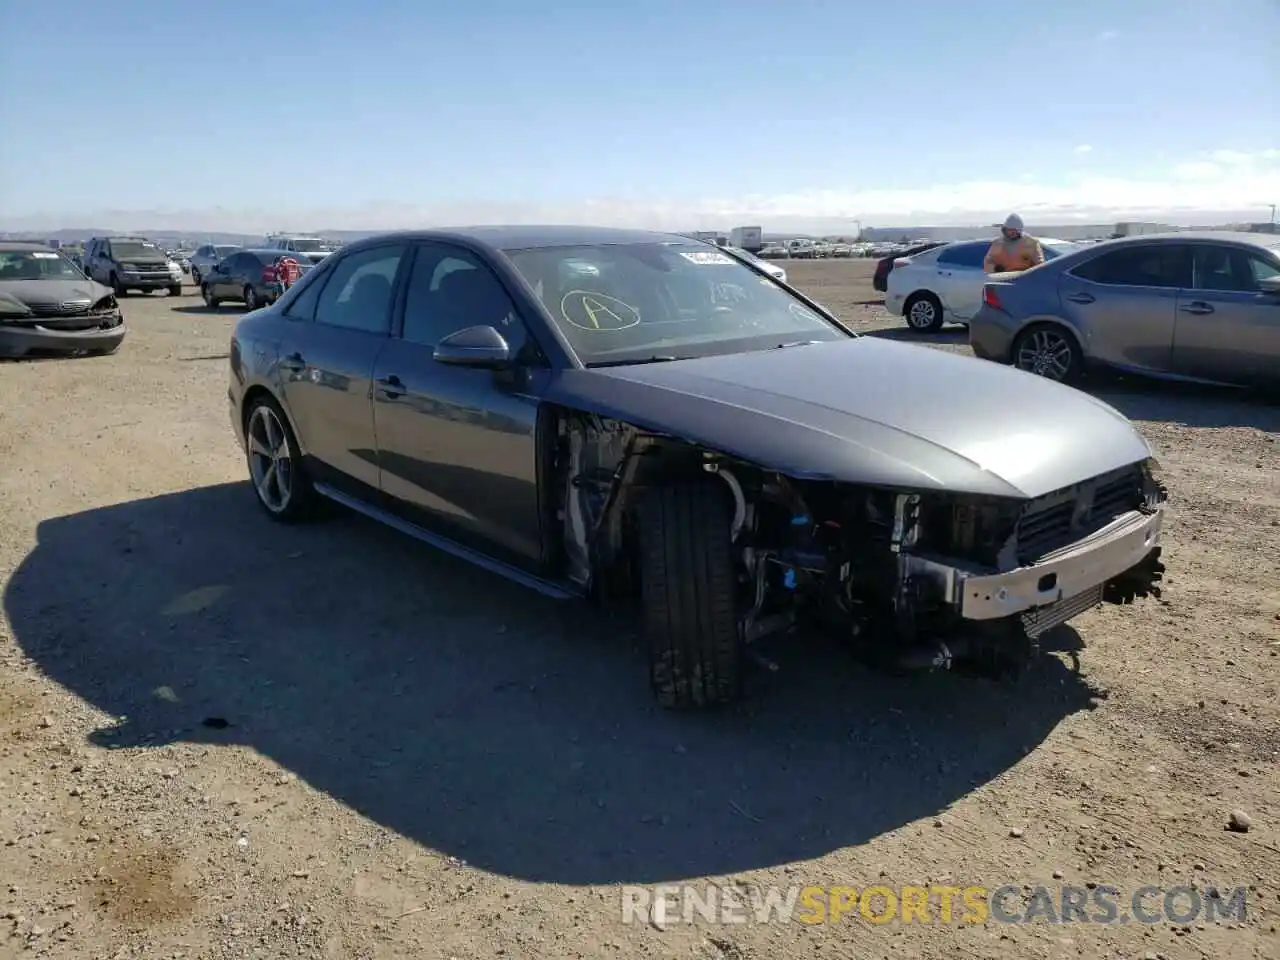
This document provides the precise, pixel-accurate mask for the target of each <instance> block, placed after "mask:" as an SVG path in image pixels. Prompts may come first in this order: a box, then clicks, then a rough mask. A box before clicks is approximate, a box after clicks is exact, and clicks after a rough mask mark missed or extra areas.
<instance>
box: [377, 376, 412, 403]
mask: <svg viewBox="0 0 1280 960" xmlns="http://www.w3.org/2000/svg"><path fill="white" fill-rule="evenodd" d="M374 383H375V384H376V385H377V387H378V392H379V393H380V394H382V395H383V396H384V397H387V398H388V399H390V400H394V399H395V398H396V397H403V396H404V395H405V393H406V392H407V391H406V389H405V385H404V383H403V382H402V381H401V380H400V378H399V377H397V376H396V375H395V374H394V373H393V374H391V375H390V376H388V377H380V378H379V379H378V380H375V381H374Z"/></svg>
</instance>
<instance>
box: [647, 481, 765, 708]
mask: <svg viewBox="0 0 1280 960" xmlns="http://www.w3.org/2000/svg"><path fill="white" fill-rule="evenodd" d="M727 493H728V492H727V491H726V490H723V489H720V487H719V485H717V484H713V483H706V482H701V483H682V484H676V485H671V486H662V487H657V488H655V489H654V490H653V491H652V492H651V493H650V494H649V496H648V497H647V498H646V499H645V502H644V504H643V505H642V507H641V509H640V515H639V524H638V531H637V532H638V534H639V549H640V564H639V566H640V587H641V589H640V595H641V599H642V602H643V605H644V610H643V617H642V619H643V624H644V633H645V640H646V643H647V646H648V655H649V682H650V685H651V686H652V688H653V694H654V697H655V698H656V699H657V701H658V703H659V704H660V705H661V706H663V707H666V708H669V709H670V708H676V707H706V706H712V705H715V704H721V703H727V702H730V701H732V700H735V699H737V697H738V696H739V695H740V694H741V690H742V673H743V659H744V658H743V651H742V641H741V638H740V637H739V634H738V618H737V596H736V594H737V578H736V577H735V572H734V561H733V545H732V543H731V542H730V530H731V527H732V524H733V515H732V507H731V506H730V504H729V501H728V496H727Z"/></svg>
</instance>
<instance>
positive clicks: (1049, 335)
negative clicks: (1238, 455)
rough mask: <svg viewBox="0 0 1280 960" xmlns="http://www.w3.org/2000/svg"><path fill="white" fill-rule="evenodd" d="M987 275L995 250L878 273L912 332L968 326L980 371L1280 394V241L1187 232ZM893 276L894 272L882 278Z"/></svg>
mask: <svg viewBox="0 0 1280 960" xmlns="http://www.w3.org/2000/svg"><path fill="white" fill-rule="evenodd" d="M1040 243H1041V246H1042V247H1043V249H1044V254H1045V262H1044V263H1043V264H1042V265H1040V266H1037V267H1033V268H1032V269H1030V270H1026V271H1023V272H1021V273H997V274H988V273H985V272H984V270H983V258H984V256H985V254H986V251H987V248H988V246H989V241H987V240H969V241H958V242H954V243H944V244H936V245H932V246H930V247H929V248H928V249H922V250H918V251H916V252H914V253H911V254H909V255H905V256H902V257H896V258H888V259H887V260H886V261H882V262H881V263H880V264H879V265H877V274H876V285H877V288H879V286H880V283H881V282H882V281H881V279H880V278H881V276H883V277H884V280H883V283H884V286H885V288H886V293H885V305H886V307H887V308H888V309H889V310H890V311H891V312H893V313H895V314H900V315H901V316H902V317H903V318H904V319H905V320H906V323H907V326H908V328H910V329H911V330H914V331H916V332H918V333H932V332H935V331H937V330H939V329H941V328H942V326H943V324H945V323H959V324H963V325H965V326H966V327H968V335H969V344H970V346H971V347H972V349H973V352H974V353H975V354H976V355H977V356H978V357H980V358H983V359H987V360H995V361H998V362H1001V363H1007V364H1011V365H1012V366H1015V367H1017V368H1018V369H1020V370H1025V371H1028V372H1030V373H1035V374H1038V375H1040V376H1042V377H1048V378H1049V379H1051V380H1057V381H1060V382H1064V383H1071V382H1073V381H1075V380H1077V379H1079V378H1080V377H1081V376H1082V375H1084V374H1085V373H1086V372H1088V370H1090V369H1099V368H1107V369H1112V370H1115V371H1119V372H1122V373H1133V374H1141V375H1145V376H1153V377H1161V378H1174V379H1181V380H1192V381H1198V382H1204V383H1214V384H1222V385H1232V386H1245V387H1265V388H1271V387H1274V386H1276V385H1277V384H1280V237H1277V236H1275V235H1272V234H1262V233H1229V232H1219V231H1203V232H1195V231H1179V232H1177V233H1170V234H1136V235H1133V236H1130V237H1124V238H1121V239H1116V240H1106V241H1101V242H1087V243H1069V242H1067V241H1063V240H1053V239H1043V238H1042V239H1041V240H1040ZM882 270H883V273H882V272H881V271H882Z"/></svg>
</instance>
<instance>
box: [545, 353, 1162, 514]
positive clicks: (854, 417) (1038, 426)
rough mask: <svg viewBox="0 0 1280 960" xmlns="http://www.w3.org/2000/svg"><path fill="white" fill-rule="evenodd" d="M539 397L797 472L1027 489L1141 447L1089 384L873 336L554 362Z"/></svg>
mask: <svg viewBox="0 0 1280 960" xmlns="http://www.w3.org/2000/svg"><path fill="white" fill-rule="evenodd" d="M545 396H546V399H548V400H550V401H552V402H554V403H558V404H562V405H564V406H567V407H571V408H574V409H580V410H586V411H590V412H594V413H597V414H600V415H601V416H606V417H611V418H616V419H619V420H624V421H626V422H628V423H631V424H634V425H636V426H638V427H642V428H645V429H649V430H653V431H656V432H660V433H664V434H669V435H672V436H677V437H680V438H683V439H685V440H688V441H690V442H692V443H696V444H699V445H701V446H705V447H708V448H711V449H714V450H718V451H720V452H722V453H725V454H728V455H731V456H734V457H738V458H740V459H742V460H746V461H749V462H751V463H755V464H757V465H759V466H761V467H764V468H767V469H770V470H776V471H778V472H779V473H783V474H786V475H788V476H792V477H796V478H798V479H823V480H834V481H843V482H849V483H866V484H872V485H876V486H888V487H898V488H903V489H911V490H920V491H927V490H939V491H944V490H945V491H953V492H957V493H974V494H984V495H991V496H1005V497H1019V498H1027V497H1038V496H1042V495H1043V494H1046V493H1049V492H1052V491H1054V490H1058V489H1061V488H1063V487H1066V486H1070V485H1071V484H1074V483H1078V482H1080V481H1082V480H1086V479H1089V478H1091V477H1095V476H1098V475H1099V474H1102V473H1106V472H1107V471H1109V470H1112V469H1116V468H1118V467H1122V466H1125V465H1127V464H1131V463H1136V462H1138V461H1141V460H1144V459H1146V458H1147V457H1149V456H1151V455H1152V452H1151V448H1150V446H1149V445H1148V444H1147V442H1146V440H1145V439H1143V437H1142V435H1141V434H1140V433H1139V432H1138V431H1137V429H1136V428H1135V427H1134V426H1133V425H1132V424H1131V423H1130V422H1129V421H1128V420H1127V419H1126V418H1125V417H1124V416H1123V415H1122V414H1121V413H1119V412H1118V411H1117V410H1115V409H1113V408H1112V407H1109V406H1107V405H1106V404H1105V403H1102V402H1101V401H1099V400H1096V399H1094V398H1093V397H1091V396H1089V395H1088V394H1086V393H1082V392H1080V391H1078V390H1075V389H1073V388H1071V387H1067V386H1063V385H1062V384H1058V383H1054V382H1052V381H1050V380H1046V379H1045V378H1043V377H1037V376H1035V375H1033V374H1029V373H1023V372H1022V371H1019V370H1014V369H1012V368H1010V367H1003V366H998V365H996V364H988V363H980V362H976V361H974V360H972V359H970V358H968V357H963V356H960V355H957V354H953V353H947V352H944V351H941V350H936V349H933V348H930V347H919V346H911V345H908V344H901V343H894V342H892V341H888V340H882V339H879V338H875V337H860V338H858V339H856V340H849V341H841V342H837V343H819V344H810V345H806V346H798V347H788V348H785V349H780V350H768V351H757V352H753V353H740V354H730V355H727V356H717V357H704V358H698V359H692V360H679V361H674V362H666V363H651V364H638V365H634V366H624V367H607V368H595V369H586V370H565V371H561V372H559V373H558V374H556V375H555V376H554V377H553V378H552V379H551V381H550V383H549V385H548V391H547V393H546V395H545Z"/></svg>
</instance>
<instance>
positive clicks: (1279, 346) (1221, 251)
mask: <svg viewBox="0 0 1280 960" xmlns="http://www.w3.org/2000/svg"><path fill="white" fill-rule="evenodd" d="M1194 264H1195V267H1194V280H1193V281H1192V284H1191V286H1190V288H1189V289H1186V290H1183V291H1182V294H1181V296H1180V297H1179V298H1178V321H1177V327H1176V329H1175V332H1174V346H1173V360H1174V370H1175V371H1176V372H1177V373H1181V374H1184V375H1186V376H1191V377H1198V378H1200V379H1205V380H1217V381H1220V382H1222V383H1237V384H1261V383H1264V382H1266V381H1268V380H1271V381H1275V380H1277V379H1280V297H1277V296H1274V295H1270V294H1266V293H1263V292H1262V286H1261V281H1262V280H1265V279H1267V278H1269V277H1276V276H1280V261H1277V260H1275V259H1272V258H1271V257H1268V256H1267V255H1266V254H1265V253H1263V252H1261V251H1258V252H1254V251H1252V250H1247V249H1245V248H1244V247H1243V246H1235V245H1228V244H1223V243H1198V244H1196V245H1195V247H1194Z"/></svg>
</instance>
